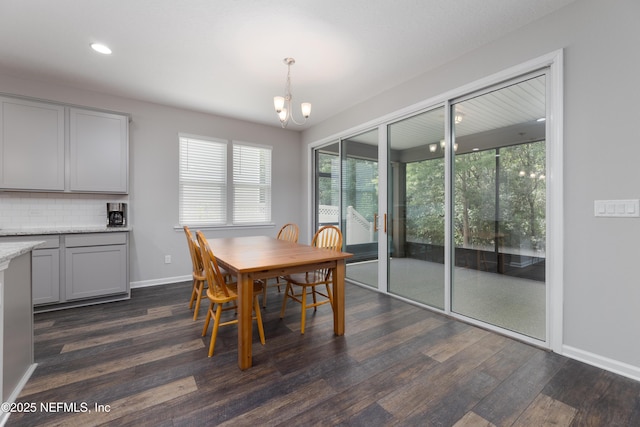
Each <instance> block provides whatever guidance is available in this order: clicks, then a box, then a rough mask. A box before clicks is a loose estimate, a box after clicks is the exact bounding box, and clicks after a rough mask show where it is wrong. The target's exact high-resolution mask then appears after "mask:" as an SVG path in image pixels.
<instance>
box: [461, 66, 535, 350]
mask: <svg viewBox="0 0 640 427" xmlns="http://www.w3.org/2000/svg"><path fill="white" fill-rule="evenodd" d="M514 106H515V107H517V108H514ZM451 117H453V124H452V125H453V135H454V136H455V137H454V138H453V141H454V152H455V160H454V162H453V168H454V174H453V194H454V197H453V227H454V229H453V240H454V244H455V252H454V260H455V265H454V269H453V274H452V277H453V282H452V286H451V311H452V312H455V313H459V314H461V315H464V316H467V317H470V318H473V319H476V320H480V321H482V322H486V323H489V324H491V325H495V326H499V327H502V328H505V329H508V330H511V331H514V332H518V333H521V334H524V335H527V336H530V337H533V338H536V339H540V340H545V338H546V335H545V331H546V280H545V259H546V256H545V252H546V251H545V247H546V231H545V230H546V214H545V212H546V150H545V146H546V143H545V141H546V138H545V123H544V120H545V117H546V108H545V76H544V75H539V76H533V77H531V78H528V79H526V80H524V81H520V82H518V83H514V84H510V85H505V86H503V87H501V88H496V89H494V90H490V91H485V92H484V93H481V94H478V95H472V96H469V97H466V98H465V99H462V100H459V101H456V102H454V103H453V105H452V107H451Z"/></svg>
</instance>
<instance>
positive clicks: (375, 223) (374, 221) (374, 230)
mask: <svg viewBox="0 0 640 427" xmlns="http://www.w3.org/2000/svg"><path fill="white" fill-rule="evenodd" d="M376 231H378V213H377V212H376V213H374V214H373V232H374V233H375V232H376Z"/></svg>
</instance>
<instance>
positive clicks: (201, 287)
mask: <svg viewBox="0 0 640 427" xmlns="http://www.w3.org/2000/svg"><path fill="white" fill-rule="evenodd" d="M193 291H194V292H195V291H196V290H195V287H194V289H193ZM203 292H204V280H199V281H198V292H197V294H198V296H197V298H196V308H195V309H194V310H193V320H194V321H195V320H198V310H200V301H202V293H203ZM191 299H193V295H192V296H191Z"/></svg>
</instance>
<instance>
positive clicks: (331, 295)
mask: <svg viewBox="0 0 640 427" xmlns="http://www.w3.org/2000/svg"><path fill="white" fill-rule="evenodd" d="M325 286H326V287H327V296H328V297H329V305H331V310H333V294H332V293H331V288H330V287H329V284H328V283H326V284H325Z"/></svg>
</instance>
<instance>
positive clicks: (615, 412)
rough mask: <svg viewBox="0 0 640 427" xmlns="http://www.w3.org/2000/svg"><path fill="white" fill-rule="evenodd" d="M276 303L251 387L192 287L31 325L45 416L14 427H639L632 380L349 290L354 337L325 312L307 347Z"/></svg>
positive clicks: (311, 320) (36, 388) (141, 294)
mask: <svg viewBox="0 0 640 427" xmlns="http://www.w3.org/2000/svg"><path fill="white" fill-rule="evenodd" d="M269 292H270V293H269V296H268V298H267V301H268V306H267V308H265V309H264V310H263V318H264V325H265V334H266V340H267V341H266V345H265V346H262V345H260V342H259V340H258V339H257V331H254V345H253V349H254V352H253V353H254V357H253V363H254V366H253V367H252V368H251V369H249V370H247V371H244V372H243V371H240V370H239V369H238V367H237V357H236V349H237V340H236V329H235V327H234V326H229V327H224V328H221V330H220V333H219V336H218V340H217V343H216V352H215V354H214V356H213V357H212V358H207V348H208V343H209V336H210V335H209V334H210V332H209V334H207V336H206V337H204V338H203V337H201V335H200V334H201V331H202V326H203V323H204V316H205V312H206V310H205V308H204V307H205V305H203V309H201V314H200V318H199V319H198V321H196V322H194V321H193V320H192V314H191V312H190V311H189V310H188V308H187V306H188V298H189V296H190V284H189V283H180V284H173V285H165V286H158V287H153V288H144V289H134V290H133V292H132V294H133V296H132V299H131V300H129V301H122V302H115V303H109V304H103V305H96V306H92V307H83V308H76V309H69V310H64V311H58V312H51V313H42V314H38V315H36V316H35V340H36V347H35V349H36V361H37V362H38V364H39V365H38V368H37V369H36V371H35V373H34V375H33V376H32V378H31V379H30V380H29V382H28V383H27V385H26V386H25V388H24V390H23V392H22V393H21V395H20V397H19V399H18V401H20V402H25V403H26V402H29V403H35V404H36V406H37V410H36V411H35V412H33V413H14V414H12V415H11V417H10V418H9V420H8V422H7V426H56V425H59V426H92V425H117V426H209V425H216V426H218V425H220V426H225V425H229V426H255V425H265V426H278V425H286V426H311V425H313V426H316V425H321V426H334V425H342V426H347V425H348V426H456V427H462V426H474V427H475V426H546V425H549V426H551V425H553V426H608V427H610V426H638V425H640V383H638V382H636V381H633V380H631V379H628V378H624V377H621V376H618V375H615V374H612V373H610V372H607V371H603V370H601V369H598V368H594V367H592V366H589V365H585V364H583V363H580V362H577V361H574V360H571V359H567V358H565V357H562V356H559V355H557V354H554V353H551V352H547V351H544V350H541V349H538V348H534V347H532V346H529V345H526V344H523V343H521V342H518V341H515V340H512V339H510V338H506V337H504V336H501V335H498V334H495V333H492V332H488V331H486V330H483V329H480V328H477V327H474V326H471V325H468V324H465V323H462V322H459V321H456V320H453V319H450V318H447V317H445V316H441V315H439V314H436V313H432V312H430V311H428V310H424V309H422V308H419V307H415V306H413V305H410V304H407V303H404V302H402V301H399V300H396V299H393V298H391V297H389V296H386V295H381V294H378V293H375V292H373V291H371V290H368V289H365V288H360V287H357V286H352V285H348V286H347V293H346V301H347V311H346V330H347V333H346V335H345V336H344V337H336V336H334V335H333V324H332V316H331V311H330V307H329V306H322V307H320V308H319V309H318V311H317V312H316V314H315V315H314V314H312V312H311V311H310V312H309V315H308V317H307V319H308V320H307V322H308V323H307V330H306V332H305V335H303V336H301V335H300V333H299V327H300V306H299V305H295V304H290V306H289V307H288V308H287V316H286V317H285V319H284V320H280V319H279V310H280V303H281V298H280V296H279V295H278V291H277V288H270V289H269ZM229 315H233V314H232V313H229ZM41 404H47V405H48V408H51V409H53V410H51V409H50V410H49V411H45V410H43V408H42V407H41V406H40V405H41ZM65 405H66V406H65ZM73 405H75V406H73ZM96 405H99V406H98V409H99V410H96ZM74 409H75V412H74V411H73V410H74Z"/></svg>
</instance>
